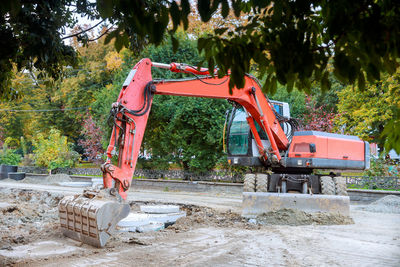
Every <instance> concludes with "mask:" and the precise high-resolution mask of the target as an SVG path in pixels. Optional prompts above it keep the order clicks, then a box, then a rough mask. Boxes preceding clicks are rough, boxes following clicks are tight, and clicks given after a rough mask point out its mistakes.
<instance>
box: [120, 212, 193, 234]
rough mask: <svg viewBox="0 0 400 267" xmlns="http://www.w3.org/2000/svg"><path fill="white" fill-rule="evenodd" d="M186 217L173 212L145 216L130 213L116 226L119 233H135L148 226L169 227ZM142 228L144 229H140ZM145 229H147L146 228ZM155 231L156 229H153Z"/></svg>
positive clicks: (143, 214)
mask: <svg viewBox="0 0 400 267" xmlns="http://www.w3.org/2000/svg"><path fill="white" fill-rule="evenodd" d="M184 216H186V212H183V211H182V212H175V213H167V214H147V213H135V212H131V213H130V214H129V215H128V216H127V217H126V218H125V219H123V220H121V221H120V222H119V223H118V224H117V225H118V229H119V231H121V232H136V231H139V230H140V229H143V230H145V229H147V228H151V226H149V225H150V224H157V223H161V224H163V225H169V224H173V223H175V222H176V220H177V219H179V218H181V217H184ZM140 227H144V228H140ZM146 227H147V228H146ZM155 228H156V229H157V227H155Z"/></svg>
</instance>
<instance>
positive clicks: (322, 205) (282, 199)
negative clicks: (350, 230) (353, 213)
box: [242, 192, 350, 218]
mask: <svg viewBox="0 0 400 267" xmlns="http://www.w3.org/2000/svg"><path fill="white" fill-rule="evenodd" d="M242 205H243V206H242V208H243V209H242V216H243V217H247V218H255V217H257V216H258V215H261V214H263V213H267V212H270V211H277V210H280V209H295V210H301V211H304V212H309V213H315V212H329V213H336V214H341V215H343V216H349V214H350V198H349V197H348V196H331V195H317V194H316V195H309V194H290V193H286V194H283V193H263V192H243V202H242Z"/></svg>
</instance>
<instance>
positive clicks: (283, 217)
mask: <svg viewBox="0 0 400 267" xmlns="http://www.w3.org/2000/svg"><path fill="white" fill-rule="evenodd" d="M256 222H257V223H259V224H262V225H293V226H295V225H309V224H316V225H333V224H335V225H338V224H354V221H353V219H352V218H350V217H348V216H343V215H340V214H333V213H326V212H316V213H307V212H304V211H299V210H293V209H282V210H278V211H271V212H268V213H265V214H262V215H260V216H258V217H257V218H256Z"/></svg>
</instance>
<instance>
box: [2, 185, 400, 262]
mask: <svg viewBox="0 0 400 267" xmlns="http://www.w3.org/2000/svg"><path fill="white" fill-rule="evenodd" d="M3 185H4V184H3ZM49 188H52V187H49ZM58 191H59V190H58ZM58 191H57V192H55V191H51V190H50V191H49V192H48V191H37V190H31V189H10V188H8V187H2V184H1V183H0V266H1V265H29V266H97V265H100V264H102V265H104V266H171V265H176V266H187V265H191V266H204V265H205V266H213V265H217V266H266V265H274V266H280V265H284V266H332V265H333V266H360V265H361V266H398V264H399V262H400V223H399V222H400V214H395V213H375V212H370V211H365V209H364V210H362V209H360V208H363V207H362V206H361V207H360V206H357V207H354V206H352V207H351V217H352V219H349V218H338V217H335V218H334V219H332V218H328V217H323V216H322V217H321V215H317V216H309V215H307V214H297V213H296V214H294V213H293V211H290V210H284V211H280V212H277V213H275V214H272V213H269V214H266V215H265V216H263V217H261V218H258V222H259V223H261V224H256V223H254V221H248V220H246V219H243V218H242V217H241V216H240V215H239V214H240V210H238V209H237V206H236V204H235V203H236V199H233V201H232V203H233V204H232V206H231V209H227V210H220V209H216V208H213V205H207V204H206V202H204V205H193V204H188V203H186V204H181V205H180V206H181V209H182V210H185V211H186V213H187V217H185V218H181V219H179V220H178V221H177V223H176V224H174V225H172V226H169V227H168V228H167V229H165V230H162V231H159V232H150V233H119V234H117V235H115V236H113V237H112V239H111V240H110V241H109V242H108V243H107V245H106V247H105V248H102V249H97V248H93V247H90V246H88V245H85V244H81V243H79V242H76V241H73V240H70V239H67V238H65V237H64V236H62V235H61V234H60V232H59V226H58V217H57V216H58V215H57V203H58V201H59V200H60V199H61V198H62V196H63V194H62V193H60V192H58ZM132 193H135V192H132ZM142 194H144V193H143V192H142ZM169 194H170V195H175V197H177V198H178V197H182V198H183V196H184V195H183V194H178V193H169ZM191 197H192V199H193V202H194V203H198V202H201V199H204V197H205V196H202V197H203V198H200V197H199V196H195V195H191ZM206 197H207V198H205V199H207V201H208V200H210V203H214V202H215V203H216V202H218V200H220V201H221V202H224V203H229V201H230V200H229V196H225V197H221V196H206ZM149 198H151V196H150V195H149ZM170 198H172V197H170ZM196 198H197V201H196ZM130 199H132V198H130ZM211 200H212V201H211ZM167 202H168V201H167ZM183 202H184V201H183ZM392 202H393V201H392ZM392 202H391V203H392ZM1 203H2V204H1ZM142 203H148V201H137V200H135V201H134V200H131V207H132V209H137V206H138V204H142ZM175 203H176V202H175ZM396 203H397V202H396ZM367 210H368V209H367ZM294 218H296V220H294ZM353 222H354V223H353ZM331 223H334V224H340V225H329V224H331ZM277 224H278V225H277ZM279 224H289V225H279Z"/></svg>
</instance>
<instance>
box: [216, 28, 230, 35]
mask: <svg viewBox="0 0 400 267" xmlns="http://www.w3.org/2000/svg"><path fill="white" fill-rule="evenodd" d="M227 30H228V28H217V29H215V30H214V32H215V34H216V35H222V34H224V33H225V32H226V31H227Z"/></svg>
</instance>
